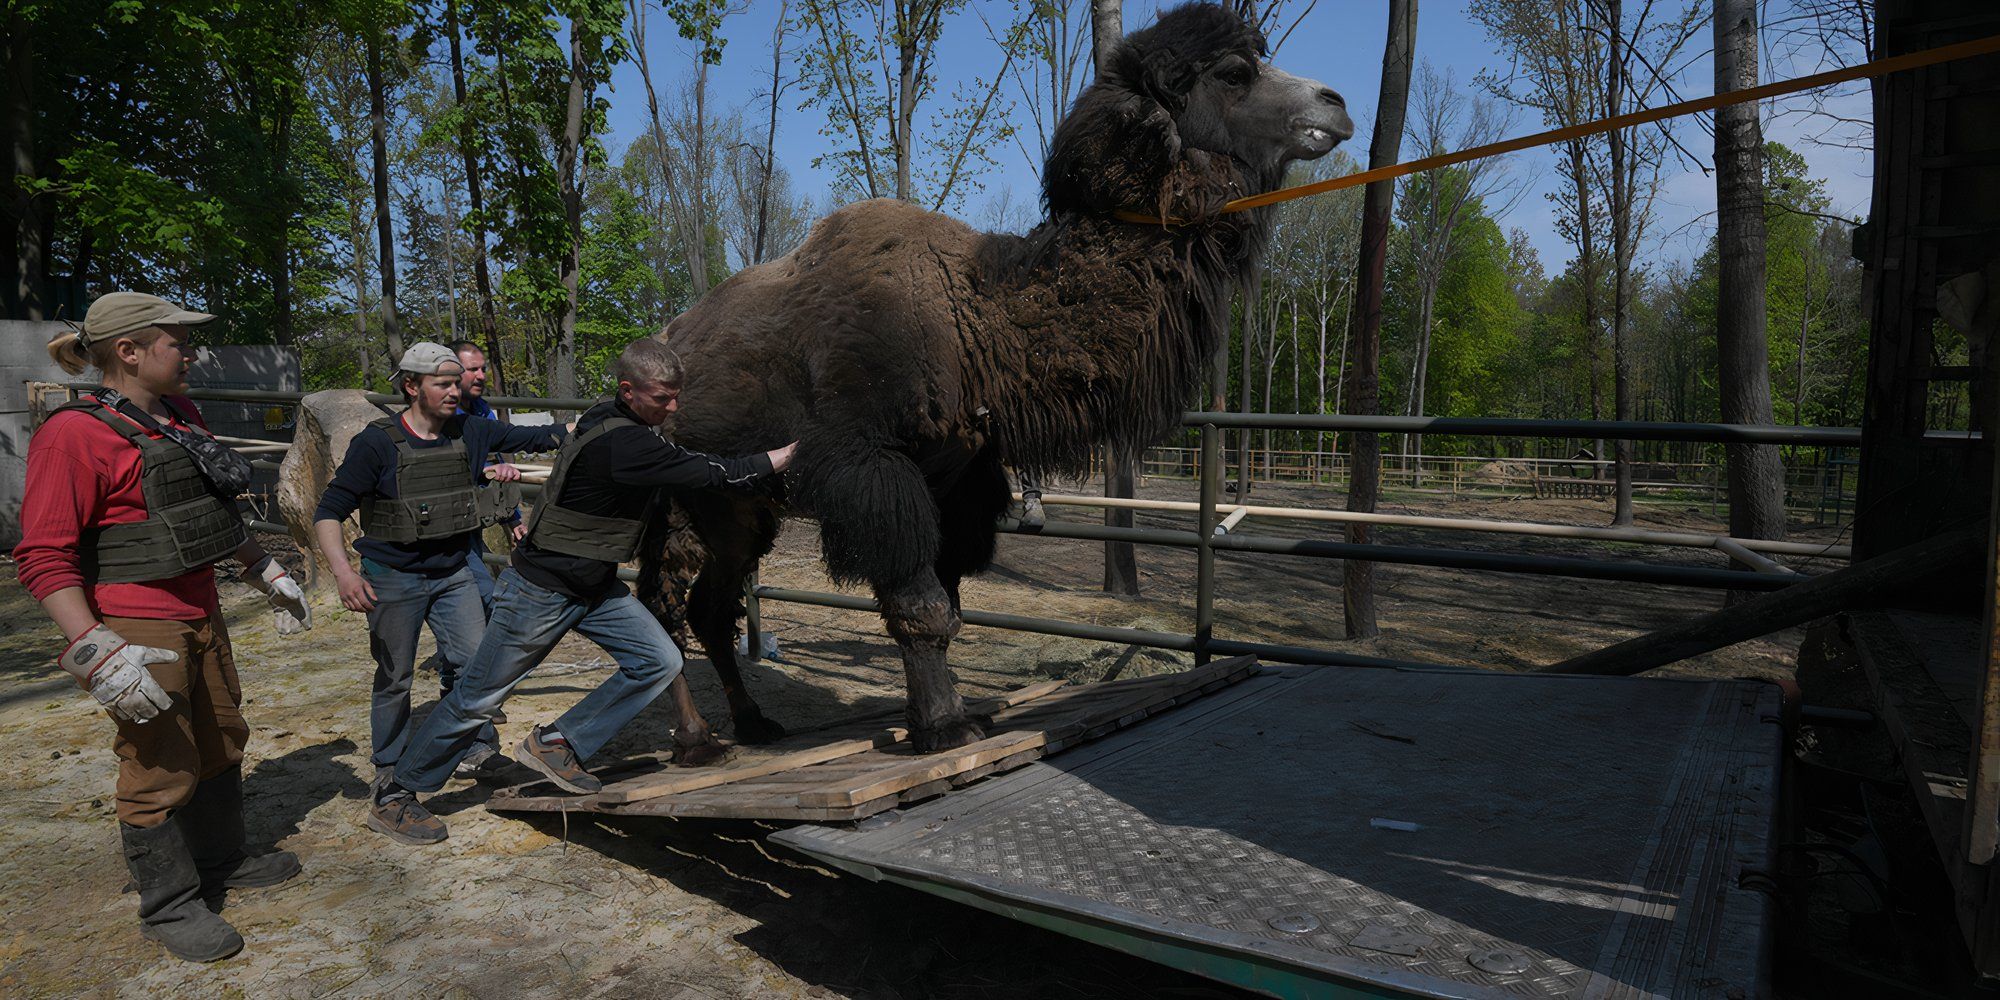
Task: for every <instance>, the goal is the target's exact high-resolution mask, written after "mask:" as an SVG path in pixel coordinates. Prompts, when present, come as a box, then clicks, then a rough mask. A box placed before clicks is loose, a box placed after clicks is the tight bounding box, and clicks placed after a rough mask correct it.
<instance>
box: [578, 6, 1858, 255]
mask: <svg viewBox="0 0 2000 1000" xmlns="http://www.w3.org/2000/svg"><path fill="white" fill-rule="evenodd" d="M972 2H973V3H974V4H978V5H981V7H980V9H981V10H983V11H984V13H985V15H986V17H987V19H988V20H990V21H991V22H993V24H994V25H995V27H996V29H999V28H1004V25H1005V23H1006V22H1007V20H1008V19H1009V17H1010V16H1011V13H1012V8H1011V6H1010V5H1009V4H1008V3H1005V2H1001V0H972ZM1079 2H1081V0H1079ZM1678 2H1679V0H1667V3H1668V4H1670V5H1674V4H1677V3H1678ZM1775 3H1776V5H1777V6H1780V7H1781V6H1782V5H1783V4H1782V0H1775ZM1162 6H1163V5H1162V4H1159V3H1157V2H1154V0H1126V4H1125V24H1126V29H1127V30H1136V29H1137V28H1139V27H1142V26H1144V25H1146V24H1149V23H1151V22H1152V20H1153V17H1154V15H1155V13H1156V12H1157V11H1158V10H1159V9H1160V8H1161V7H1162ZM1305 6H1306V4H1305V2H1304V0H1292V2H1291V3H1290V4H1288V7H1290V8H1292V10H1291V11H1289V12H1288V13H1287V14H1286V15H1285V20H1286V22H1287V23H1289V22H1290V20H1291V19H1292V18H1293V17H1296V16H1297V13H1296V12H1297V10H1301V9H1304V7H1305ZM1628 6H1631V5H1630V4H1628ZM777 12H778V3H777V0H749V2H748V3H747V6H745V7H744V8H743V9H742V10H741V12H739V13H736V14H733V15H731V16H730V17H729V18H728V19H727V20H726V21H724V23H723V34H724V36H725V37H727V38H728V40H729V41H728V45H727V48H726V50H725V53H724V58H723V62H722V65H721V66H720V67H718V68H717V69H716V70H714V71H712V73H713V75H712V77H711V81H712V86H713V90H712V91H711V93H712V94H713V95H714V96H713V97H712V98H711V99H712V100H719V101H720V103H722V104H725V105H729V106H739V107H746V108H749V109H751V110H752V112H753V115H752V116H753V117H756V118H757V119H759V120H761V118H762V115H763V113H764V112H763V108H764V106H765V105H764V101H765V98H764V97H763V91H764V88H765V86H766V84H765V81H764V80H763V79H761V78H760V77H762V76H763V75H764V74H768V72H769V66H770V37H771V29H772V24H773V21H774V19H775V18H776V16H777ZM1419 16H1420V20H1419V23H1418V26H1417V55H1418V58H1419V59H1420V60H1427V61H1429V62H1430V63H1431V64H1432V65H1433V66H1434V67H1436V68H1437V69H1438V70H1440V71H1444V72H1449V73H1450V74H1452V76H1453V77H1454V79H1455V80H1456V81H1457V82H1458V83H1459V85H1461V86H1465V87H1467V88H1470V87H1471V86H1472V84H1471V81H1472V80H1473V79H1474V77H1475V76H1476V75H1477V74H1478V73H1480V72H1481V71H1482V70H1498V69H1504V67H1505V65H1506V61H1507V60H1506V55H1505V54H1504V53H1503V52H1501V51H1500V49H1499V47H1498V46H1497V45H1496V44H1495V43H1494V42H1492V41H1491V40H1489V39H1488V38H1487V37H1486V35H1485V33H1484V31H1483V29H1482V28H1481V27H1480V26H1479V25H1478V24H1477V23H1476V22H1474V21H1473V20H1472V19H1471V18H1470V17H1469V16H1467V14H1466V11H1465V2H1464V0H1423V2H1422V4H1421V7H1420V15H1419ZM1770 16H1771V15H1768V14H1767V18H1768V17H1770ZM1386 18H1387V3H1386V0H1318V3H1317V4H1316V5H1314V6H1313V8H1312V9H1311V11H1310V12H1309V13H1307V14H1306V15H1305V17H1304V19H1303V21H1301V22H1300V24H1299V26H1298V28H1297V29H1296V30H1295V31H1293V32H1292V34H1291V37H1290V38H1289V39H1288V40H1286V41H1285V42H1284V45H1283V47H1282V48H1281V49H1279V51H1278V53H1277V55H1276V57H1275V58H1274V60H1273V61H1274V62H1275V63H1276V64H1278V65H1280V66H1282V67H1284V68H1285V69H1286V70H1288V71H1290V72H1293V73H1298V74H1301V75H1305V76H1310V77H1313V78H1315V79H1318V80H1320V81H1322V82H1324V83H1326V84H1327V85H1328V86H1331V87H1333V88H1334V89H1335V90H1338V91H1340V92H1341V94H1343V95H1344V96H1345V97H1346V98H1347V101H1348V106H1349V107H1350V108H1352V109H1353V110H1354V112H1355V117H1356V121H1357V124H1358V126H1359V127H1360V129H1361V130H1360V131H1359V132H1358V133H1357V134H1356V136H1355V138H1354V140H1353V141H1351V142H1350V143H1348V144H1347V145H1346V146H1344V147H1343V148H1344V149H1346V150H1347V151H1348V153H1349V154H1350V155H1352V156H1354V157H1356V158H1357V159H1366V157H1367V144H1368V136H1369V133H1368V126H1369V122H1370V119H1371V118H1372V117H1373V111H1374V107H1375V101H1376V91H1377V89H1378V84H1379V83H1380V77H1381V53H1382V43H1383V36H1384V32H1385V30H1386ZM648 27H649V32H648V33H649V36H650V37H649V39H648V41H649V45H648V49H649V54H650V57H651V60H652V69H653V76H654V82H655V84H656V86H658V87H659V89H660V90H661V96H662V99H663V100H664V99H666V98H667V97H668V95H669V93H671V92H672V91H673V90H675V89H676V84H677V81H678V80H680V79H683V78H685V77H686V76H687V75H688V74H689V73H690V72H691V71H692V68H693V66H694V47H693V45H692V44H691V43H688V42H685V41H683V40H681V39H680V37H679V36H678V35H677V34H675V32H674V29H673V26H672V24H671V22H669V21H668V20H667V18H666V16H665V14H664V13H662V12H660V11H659V10H657V9H655V10H653V11H652V12H650V14H649V17H648ZM1274 41H1275V39H1274ZM1767 42H1768V40H1767ZM939 45H940V50H939V60H938V62H939V65H940V66H943V67H945V68H946V72H945V73H944V74H943V75H942V77H943V78H942V79H941V81H940V86H939V87H938V92H939V93H940V94H944V95H948V94H949V93H950V92H951V90H952V89H953V86H954V85H955V84H958V83H968V84H969V83H970V82H971V81H972V80H973V79H974V78H975V77H978V78H985V79H991V77H992V74H993V73H994V72H996V71H997V70H998V69H999V68H1000V64H1001V53H1000V51H999V50H998V47H997V46H995V45H994V44H993V42H992V41H991V40H990V39H989V38H988V37H987V34H986V30H985V28H984V27H983V26H982V24H981V23H980V20H979V18H978V16H977V15H976V14H975V13H974V12H973V11H972V9H971V8H968V10H967V11H966V12H965V13H963V14H961V15H960V16H958V17H956V18H955V19H954V20H952V21H951V22H949V23H947V25H946V27H945V30H944V32H943V35H942V39H941V41H940V43H939ZM1708 48H1709V35H1708V32H1707V30H1706V29H1704V30H1703V31H1702V32H1701V33H1700V34H1699V35H1698V36H1697V37H1696V38H1695V39H1694V41H1693V43H1692V45H1691V46H1690V49H1689V52H1688V54H1687V56H1688V58H1687V59H1686V60H1685V61H1686V63H1687V65H1686V67H1685V70H1684V72H1683V73H1682V74H1681V77H1680V78H1679V79H1677V80H1676V81H1675V87H1676V89H1677V91H1678V92H1679V94H1680V96H1681V97H1682V98H1683V99H1686V98H1694V97H1699V96H1703V95H1706V94H1708V93H1709V92H1711V90H1712V89H1713V87H1712V79H1713V77H1712V72H1713V71H1712V69H1711V68H1710V63H1709V62H1708V59H1707V58H1706V53H1707V51H1708ZM1815 58H1816V54H1807V55H1804V56H1801V55H1796V54H1790V53H1787V54H1781V55H1773V54H1771V53H1769V52H1768V51H1767V53H1766V60H1765V61H1766V65H1765V67H1764V79H1766V80H1771V79H1778V78H1788V77H1791V76H1795V75H1803V74H1804V73H1809V72H1813V71H1815V70H1817V69H1821V68H1824V67H1823V66H1821V65H1818V64H1817V63H1816V62H1813V61H1811V60H1813V59H1815ZM788 65H789V64H788ZM1085 72H1087V70H1086V71H1085ZM796 95H797V91H796V90H794V91H793V92H791V93H788V94H787V95H786V99H785V101H784V102H783V103H781V106H780V120H779V135H778V144H777V150H778V159H779V161H780V162H781V163H783V164H785V166H786V167H787V168H788V169H789V170H790V171H791V172H792V175H793V177H794V179H795V184H796V187H797V189H798V191H799V193H801V194H804V195H809V196H812V197H814V198H815V199H818V198H820V197H822V196H823V195H824V192H825V191H826V189H827V187H828V182H829V177H828V176H827V175H825V174H824V173H821V172H818V171H815V170H814V169H813V168H812V167H811V165H810V164H811V162H812V160H813V158H814V157H815V156H817V155H818V154H819V153H820V152H822V151H823V150H824V148H825V143H826V140H824V139H823V138H822V137H821V136H820V135H819V129H820V127H821V125H822V123H823V121H824V118H823V116H822V115H821V113H820V112H819V111H818V110H817V109H812V110H806V111H800V110H798V108H797V104H798V98H797V96H796ZM610 96H611V114H610V127H611V136H610V137H609V145H610V146H611V148H612V149H613V151H614V155H615V154H616V153H617V152H618V151H622V149H623V148H624V147H625V146H626V145H627V144H628V143H630V142H631V141H632V140H633V139H634V138H635V137H637V136H638V135H639V134H640V133H641V132H642V131H643V130H644V129H645V127H646V121H647V119H646V104H645V90H644V88H643V87H642V86H641V84H640V81H639V73H638V70H637V69H636V68H635V67H634V66H632V65H630V64H627V65H625V66H622V67H620V68H619V70H618V72H617V73H616V74H615V76H614V77H613V80H612V94H611V95H610ZM1002 96H1003V98H1014V99H1015V100H1018V99H1019V95H1018V93H1017V92H1015V91H1014V89H1013V88H1012V86H1011V85H1008V86H1007V87H1006V88H1005V89H1003V91H1002ZM1666 100H1667V99H1664V98H1663V99H1661V100H1660V101H1656V102H1655V103H1665V102H1666ZM1788 106H1796V102H1794V103H1793V104H1792V105H1788ZM1838 108H1839V110H1841V111H1842V112H1843V113H1846V114H1849V115H1852V116H1855V117H1860V118H1864V119H1865V118H1866V117H1867V116H1868V114H1869V110H1868V101H1867V95H1866V91H1865V89H1860V88H1852V93H1851V96H1849V97H1848V98H1846V99H1845V100H1843V101H1842V102H1841V103H1840V104H1839V105H1838ZM1778 110H1781V109H1780V108H1769V107H1767V108H1766V121H1767V135H1768V136H1769V137H1770V138H1773V139H1776V140H1778V141H1782V142H1787V143H1788V144H1791V145H1793V146H1794V147H1795V148H1797V149H1798V150H1799V151H1800V152H1801V153H1803V154H1804V155H1805V156H1806V158H1807V161H1808V162H1809V163H1810V164H1811V166H1812V169H1813V172H1814V174H1815V175H1817V176H1818V177H1820V178H1822V179H1824V180H1825V181H1826V186H1827V192H1828V194H1829V195H1830V197H1831V199H1832V202H1833V207H1834V210H1835V211H1836V212H1840V213H1842V214H1848V215H1858V214H1862V213H1865V211H1866V208H1867V203H1868V195H1869V173H1870V166H1869V161H1868V156H1867V154H1866V153H1865V152H1861V151H1856V150H1852V149H1845V148H1838V147H1834V146H1828V145H1815V144H1812V143H1808V142H1804V141H1802V136H1801V131H1802V130H1803V129H1806V128H1809V127H1810V123H1807V122H1803V121H1801V120H1799V119H1798V118H1797V117H1796V116H1785V115H1774V112H1776V111H1778ZM1017 121H1018V122H1019V123H1020V124H1021V125H1022V126H1023V127H1026V126H1027V117H1026V112H1025V110H1018V111H1017ZM1542 128H1544V125H1543V124H1542V123H1541V122H1540V121H1539V120H1536V119H1535V118H1533V117H1531V116H1528V115H1526V114H1519V115H1517V116H1516V119H1515V123H1514V125H1513V127H1512V128H1511V129H1509V130H1508V134H1509V135H1517V134H1523V133H1527V132H1535V131H1540V130H1541V129H1542ZM1678 134H1679V136H1680V141H1681V143H1682V144H1683V145H1684V146H1685V147H1686V148H1687V149H1688V150H1689V151H1691V152H1692V153H1693V154H1694V155H1695V156H1697V157H1699V158H1700V159H1701V160H1702V165H1704V166H1705V165H1706V160H1707V157H1708V155H1709V153H1710V151H1711V149H1712V142H1711V140H1710V139H1709V137H1708V134H1707V133H1706V132H1703V131H1701V130H1700V128H1698V127H1697V126H1696V125H1695V124H1694V123H1693V122H1686V123H1684V124H1683V125H1682V126H1681V128H1680V131H1679V133H1678ZM1029 146H1030V148H1033V143H1032V141H1030V143H1029ZM1409 155H1411V154H1410V153H1409V152H1408V150H1407V149H1406V151H1405V158H1407V157H1408V156H1409ZM997 158H998V159H999V161H1000V166H999V169H998V170H996V171H994V172H993V173H991V174H988V175H987V176H986V177H985V178H983V180H984V182H985V185H986V186H985V190H984V192H983V193H981V194H978V195H975V196H974V197H973V198H972V199H971V200H970V201H969V202H968V203H967V204H966V206H965V207H964V209H963V210H962V211H961V213H960V214H961V215H963V216H964V217H965V218H967V219H968V220H969V221H972V222H974V223H977V222H979V221H980V220H982V218H985V217H987V216H988V215H989V212H988V209H989V204H988V203H989V201H990V200H991V199H993V198H996V197H997V196H998V195H999V193H1000V192H1001V190H1002V189H1003V188H1011V193H1012V196H1013V199H1014V201H1015V202H1016V203H1019V202H1023V201H1027V202H1032V200H1033V198H1034V195H1035V179H1034V174H1033V173H1032V172H1031V170H1030V169H1029V166H1028V164H1027V162H1026V160H1025V159H1024V157H1023V154H1022V153H1021V151H1020V150H1019V149H1018V148H1017V147H1015V146H1013V145H1011V144H1009V145H1008V146H1007V147H1005V148H1003V149H1001V150H1000V151H999V156H998V157H997ZM1509 170H1510V172H1512V173H1513V174H1514V175H1515V176H1517V177H1519V178H1522V182H1523V183H1525V184H1527V185H1528V190H1527V191H1526V193H1525V195H1524V196H1523V197H1520V198H1519V199H1518V200H1517V201H1516V202H1515V204H1514V206H1513V208H1512V209H1511V210H1510V211H1509V212H1508V214H1507V215H1506V216H1505V217H1504V218H1503V220H1502V225H1503V226H1505V227H1507V228H1519V229H1521V230H1523V231H1525V232H1526V233H1527V234H1528V236H1529V238H1530V240H1531V241H1532V242H1533V243H1534V245H1535V247H1536V249H1537V250H1538V251H1539V252H1540V254H1541V257H1542V261H1543V264H1544V266H1545V267H1547V268H1548V270H1549V271H1550V272H1555V271H1557V270H1560V268H1561V267H1562V265H1563V263H1564V262H1565V261H1566V260H1567V259H1568V258H1569V256H1570V252H1569V250H1568V248H1567V246H1566V245H1565V244H1564V243H1563V241H1562V238H1561V236H1560V235H1559V234H1558V233H1557V232H1556V231H1555V227H1554V224H1553V214H1552V210H1551V208H1550V205H1549V203H1548V201H1547V199H1545V198H1544V197H1542V194H1543V193H1544V192H1546V191H1548V190H1550V189H1552V188H1553V187H1554V186H1555V185H1556V184H1557V182H1558V180H1559V178H1558V177H1557V176H1556V174H1555V172H1554V169H1553V165H1552V160H1551V159H1550V157H1549V156H1548V155H1547V154H1546V153H1544V152H1541V151H1530V152H1526V153H1521V154H1516V155H1515V156H1513V157H1512V158H1510V163H1509ZM1714 207H1715V187H1714V182H1713V180H1712V179H1711V178H1709V177H1707V176H1705V175H1704V174H1702V173H1701V172H1700V170H1699V169H1697V168H1696V167H1694V166H1691V165H1689V164H1688V163H1686V162H1685V161H1683V160H1679V159H1678V158H1677V159H1674V160H1671V161H1670V162H1669V165H1668V167H1667V169H1666V170H1665V171H1664V172H1663V175H1662V180H1661V187H1660V193H1659V196H1658V202H1657V206H1656V209H1657V213H1658V221H1657V222H1656V223H1655V225H1654V228H1653V232H1652V235H1651V237H1650V238H1649V240H1648V241H1647V245H1646V246H1645V247H1644V248H1643V252H1642V254H1641V259H1642V261H1650V262H1652V263H1654V264H1666V263H1670V262H1675V261H1685V260H1688V259H1690V258H1692V257H1693V256H1695V255H1697V254H1699V253H1700V252H1701V250H1702V249H1703V247H1704V246H1705V245H1706V243H1707V239H1708V234H1709V231H1710V228H1711V227H1712V222H1711V221H1710V220H1711V218H1712V217H1711V216H1710V213H1712V212H1713V210H1714Z"/></svg>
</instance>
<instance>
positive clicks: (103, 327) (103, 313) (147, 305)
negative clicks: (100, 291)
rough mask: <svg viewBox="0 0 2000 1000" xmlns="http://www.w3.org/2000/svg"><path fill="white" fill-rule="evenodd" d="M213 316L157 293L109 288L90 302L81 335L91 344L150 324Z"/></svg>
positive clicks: (195, 323) (193, 323)
mask: <svg viewBox="0 0 2000 1000" xmlns="http://www.w3.org/2000/svg"><path fill="white" fill-rule="evenodd" d="M213 319H215V317H214V316H212V315H210V314H208V313H205V312H195V311H194V310H192V309H182V308H181V307H180V306H177V305H174V304H173V303H171V302H168V301H167V300H166V299H163V298H160V297H159V296H157V295H147V294H146V293H145V292H108V293H106V294H104V295H101V296H99V297H98V299H97V301H95V302H92V303H91V304H90V311H89V312H88V313H86V314H84V317H83V328H82V329H81V330H80V331H79V333H78V337H79V338H80V339H81V340H82V341H83V342H84V343H85V344H91V343H95V342H97V341H101V340H108V339H110V338H112V337H123V336H124V335H126V334H128V333H136V332H138V331H140V330H144V329H145V328H147V327H149V326H162V325H174V326H200V325H201V324H203V323H207V322H209V321H210V320H213Z"/></svg>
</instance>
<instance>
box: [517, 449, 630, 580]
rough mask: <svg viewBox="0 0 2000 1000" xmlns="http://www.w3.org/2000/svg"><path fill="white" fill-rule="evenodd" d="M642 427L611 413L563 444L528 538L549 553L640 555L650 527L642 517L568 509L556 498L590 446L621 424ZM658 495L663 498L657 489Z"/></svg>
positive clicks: (618, 559)
mask: <svg viewBox="0 0 2000 1000" xmlns="http://www.w3.org/2000/svg"><path fill="white" fill-rule="evenodd" d="M643 426H645V425H644V424H641V423H639V422H638V421H636V420H631V419H628V418H625V417H620V416H615V415H614V416H609V417H605V418H604V419H603V420H602V421H600V422H599V423H598V424H597V426H595V427H592V428H591V429H589V430H587V431H585V432H583V433H582V434H578V435H576V436H574V437H571V438H570V439H569V440H568V441H566V442H564V443H563V449H562V451H561V452H559V453H558V454H557V455H556V465H555V468H553V469H551V470H549V478H548V481H547V482H546V483H544V484H543V485H542V497H541V499H540V500H539V501H537V502H536V504H535V511H534V513H533V514H531V515H529V517H528V541H531V542H533V543H535V547H536V548H539V549H547V550H549V551H550V552H560V553H562V554H563V555H567V556H576V557H578V558H582V559H598V560H602V561H604V562H609V563H622V562H626V561H628V560H630V559H631V558H632V557H633V556H636V555H638V554H639V536H640V535H641V534H642V533H644V532H645V530H646V519H645V518H644V517H643V516H641V517H605V516H603V515H601V514H585V513H583V512H582V511H579V510H575V509H572V508H569V507H564V506H563V505H561V504H560V503H557V502H556V500H557V498H558V497H560V496H562V488H563V482H564V480H565V479H566V478H567V477H568V475H569V467H570V465H571V464H572V463H574V462H575V461H576V457H577V455H579V454H581V453H582V452H583V448H584V446H585V445H587V444H589V443H590V442H592V441H595V440H597V439H598V438H600V437H603V436H604V435H606V434H608V433H610V432H612V431H614V430H617V429H618V428H620V427H643ZM654 496H655V498H657V497H658V491H657V490H656V491H654ZM646 509H647V510H648V511H651V510H652V509H653V507H652V503H651V502H648V503H647V505H646Z"/></svg>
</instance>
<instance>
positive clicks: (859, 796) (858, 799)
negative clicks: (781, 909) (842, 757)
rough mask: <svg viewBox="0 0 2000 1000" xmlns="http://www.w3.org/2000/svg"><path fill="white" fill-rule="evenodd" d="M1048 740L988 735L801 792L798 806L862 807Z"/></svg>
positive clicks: (1038, 735)
mask: <svg viewBox="0 0 2000 1000" xmlns="http://www.w3.org/2000/svg"><path fill="white" fill-rule="evenodd" d="M1048 740H1049V736H1048V734H1047V733H1043V732H1033V731H1017V732H1008V733H1001V734H1000V735H998V736H989V737H987V738H985V739H983V740H980V741H979V742H977V743H971V744H968V745H966V746H962V747H959V748H958V749H956V750H947V751H945V752H944V753H938V754H931V755H929V756H925V757H918V758H915V759H914V760H911V761H909V762H908V763H905V764H901V765H898V766H893V767H887V768H883V769H882V770H880V771H875V772H871V773H869V774H866V775H862V776H861V777H859V778H854V779H849V780H846V781H837V782H830V783H828V784H827V786H826V787H823V788H820V789H818V790H816V791H810V792H800V793H799V804H800V805H802V806H820V807H831V806H852V805H859V804H861V803H863V802H868V801H871V800H873V799H878V798H881V797H882V796H884V795H894V794H896V793H897V792H900V791H902V790H904V789H906V788H911V787H914V786H916V785H921V784H923V783H924V782H926V781H935V780H936V779H938V778H944V777H949V776H951V775H953V774H957V773H958V772H960V771H967V770H971V769H972V768H975V767H978V766H979V765H981V764H985V763H987V762H989V761H995V760H999V759H1000V758H1002V757H1006V756H1009V755H1012V754H1016V753H1020V752H1021V751H1023V750H1029V749H1033V748H1035V747H1039V746H1042V745H1043V744H1045V743H1047V742H1048Z"/></svg>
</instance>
